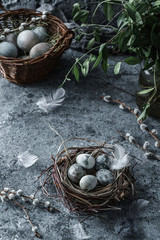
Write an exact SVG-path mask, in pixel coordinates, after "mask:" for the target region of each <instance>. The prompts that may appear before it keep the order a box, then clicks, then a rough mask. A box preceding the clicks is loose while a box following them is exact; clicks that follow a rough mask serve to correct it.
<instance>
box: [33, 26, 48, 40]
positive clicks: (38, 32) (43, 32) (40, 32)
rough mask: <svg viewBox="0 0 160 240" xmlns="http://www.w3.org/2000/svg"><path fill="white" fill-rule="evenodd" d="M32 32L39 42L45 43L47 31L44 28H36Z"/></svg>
mask: <svg viewBox="0 0 160 240" xmlns="http://www.w3.org/2000/svg"><path fill="white" fill-rule="evenodd" d="M33 32H34V33H35V34H36V35H37V36H38V38H39V41H40V42H45V41H46V39H47V38H48V33H47V29H46V28H44V27H36V28H35V29H34V30H33Z"/></svg>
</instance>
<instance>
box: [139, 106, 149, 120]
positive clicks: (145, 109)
mask: <svg viewBox="0 0 160 240" xmlns="http://www.w3.org/2000/svg"><path fill="white" fill-rule="evenodd" d="M149 109H150V103H147V104H146V105H145V107H144V109H143V112H142V113H141V114H140V116H139V118H138V119H137V121H140V120H142V121H144V120H145V119H146V117H147V116H148V113H149Z"/></svg>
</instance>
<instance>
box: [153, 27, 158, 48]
mask: <svg viewBox="0 0 160 240" xmlns="http://www.w3.org/2000/svg"><path fill="white" fill-rule="evenodd" d="M156 26H157V23H155V24H154V25H153V27H152V30H151V42H152V44H153V46H155V47H158V43H157V36H156V34H155V33H154V30H155V28H156Z"/></svg>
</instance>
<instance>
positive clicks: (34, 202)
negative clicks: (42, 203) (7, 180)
mask: <svg viewBox="0 0 160 240" xmlns="http://www.w3.org/2000/svg"><path fill="white" fill-rule="evenodd" d="M38 203H39V200H38V198H35V199H34V200H33V205H34V206H37V205H38Z"/></svg>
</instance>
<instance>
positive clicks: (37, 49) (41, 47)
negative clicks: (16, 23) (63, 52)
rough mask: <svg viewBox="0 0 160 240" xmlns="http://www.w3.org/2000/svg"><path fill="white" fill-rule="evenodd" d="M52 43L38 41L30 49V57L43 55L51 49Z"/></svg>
mask: <svg viewBox="0 0 160 240" xmlns="http://www.w3.org/2000/svg"><path fill="white" fill-rule="evenodd" d="M49 49H50V45H49V44H48V43H38V44H36V45H35V46H34V47H33V48H32V49H31V51H30V53H29V56H30V58H35V57H39V56H41V55H43V54H44V53H45V52H47V51H49Z"/></svg>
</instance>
